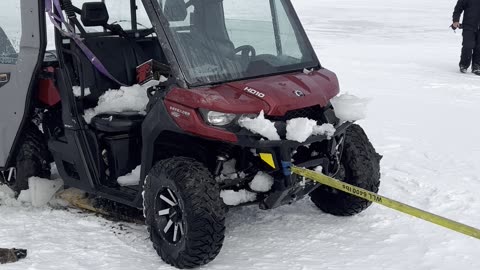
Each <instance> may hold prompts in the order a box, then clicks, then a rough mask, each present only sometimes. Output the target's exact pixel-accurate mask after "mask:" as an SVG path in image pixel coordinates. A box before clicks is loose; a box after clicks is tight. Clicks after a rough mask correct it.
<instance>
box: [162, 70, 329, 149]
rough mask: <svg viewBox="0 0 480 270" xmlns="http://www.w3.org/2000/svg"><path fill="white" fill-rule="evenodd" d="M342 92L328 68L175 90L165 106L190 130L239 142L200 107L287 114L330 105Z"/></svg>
mask: <svg viewBox="0 0 480 270" xmlns="http://www.w3.org/2000/svg"><path fill="white" fill-rule="evenodd" d="M338 92H339V85H338V80H337V77H336V75H335V74H334V73H333V72H331V71H329V70H326V69H322V70H319V71H314V72H311V73H310V74H305V73H292V74H285V75H277V76H270V77H264V78H258V79H252V80H245V81H238V82H232V83H227V84H222V85H219V86H214V87H208V88H207V87H205V88H195V89H188V90H187V89H181V88H175V89H173V90H171V91H170V92H169V93H168V94H167V96H166V98H165V105H166V107H167V110H168V111H169V113H170V115H171V116H172V118H173V120H174V121H175V122H176V123H177V125H179V126H180V127H181V128H182V129H183V130H185V131H186V132H189V133H192V134H195V135H200V136H203V137H207V138H211V139H216V140H223V141H229V142H236V141H237V137H236V135H235V134H233V133H231V132H228V131H225V130H223V129H221V128H217V127H213V126H209V125H207V124H206V123H205V121H204V120H203V119H202V117H201V115H200V114H199V112H198V110H197V109H206V110H212V111H218V112H225V113H235V114H249V113H259V112H260V111H262V110H263V111H264V112H265V113H266V114H267V115H272V116H283V115H285V113H287V112H288V111H291V110H295V109H301V108H306V107H311V106H315V105H320V106H322V107H323V106H326V105H327V104H328V102H329V100H330V99H331V98H333V97H334V96H336V95H337V94H338Z"/></svg>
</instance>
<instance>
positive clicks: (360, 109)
mask: <svg viewBox="0 0 480 270" xmlns="http://www.w3.org/2000/svg"><path fill="white" fill-rule="evenodd" d="M331 102H332V105H333V108H334V109H335V115H336V116H337V117H338V118H340V120H343V121H357V120H361V119H364V118H365V117H366V116H367V105H368V103H369V102H370V100H369V99H366V98H359V97H356V96H354V95H349V94H343V95H340V96H336V97H334V98H333V99H332V100H331Z"/></svg>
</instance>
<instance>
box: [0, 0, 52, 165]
mask: <svg viewBox="0 0 480 270" xmlns="http://www.w3.org/2000/svg"><path fill="white" fill-rule="evenodd" d="M44 2H45V1H44V0H1V1H0V168H5V167H7V166H9V164H8V162H9V159H10V158H12V157H11V155H12V152H13V151H14V149H15V147H14V146H15V143H16V142H17V141H18V139H19V136H20V135H21V131H22V126H23V125H24V124H25V123H26V121H28V119H27V118H28V116H29V112H30V111H29V110H30V109H31V108H32V106H31V101H32V98H34V97H33V96H32V90H33V88H34V82H35V80H34V79H35V74H37V71H38V70H39V68H40V66H41V63H42V60H43V55H44V51H45V46H46V37H45V13H44Z"/></svg>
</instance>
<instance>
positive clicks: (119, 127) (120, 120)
mask: <svg viewBox="0 0 480 270" xmlns="http://www.w3.org/2000/svg"><path fill="white" fill-rule="evenodd" d="M144 118H145V116H144V115H141V114H139V113H138V112H122V113H102V114H99V115H96V116H95V117H93V118H92V122H91V125H92V127H93V128H95V129H96V130H98V131H101V132H106V133H132V132H137V131H139V130H140V127H141V126H142V122H143V119H144Z"/></svg>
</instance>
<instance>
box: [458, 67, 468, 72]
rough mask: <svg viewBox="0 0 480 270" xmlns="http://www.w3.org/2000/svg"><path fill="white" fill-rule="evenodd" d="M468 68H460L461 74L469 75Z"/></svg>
mask: <svg viewBox="0 0 480 270" xmlns="http://www.w3.org/2000/svg"><path fill="white" fill-rule="evenodd" d="M467 70H468V67H464V66H460V72H461V73H467Z"/></svg>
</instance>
